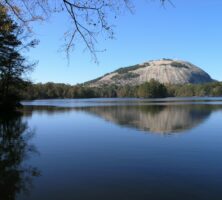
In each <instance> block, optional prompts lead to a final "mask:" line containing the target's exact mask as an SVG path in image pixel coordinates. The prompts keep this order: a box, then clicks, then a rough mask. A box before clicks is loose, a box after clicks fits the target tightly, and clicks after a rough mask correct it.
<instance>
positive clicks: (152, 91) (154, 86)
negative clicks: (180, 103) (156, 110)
mask: <svg viewBox="0 0 222 200" xmlns="http://www.w3.org/2000/svg"><path fill="white" fill-rule="evenodd" d="M166 96H167V89H166V87H165V86H164V85H163V84H161V83H159V82H158V81H155V80H154V79H152V80H151V81H150V82H146V83H144V84H142V85H140V86H139V88H138V97H144V98H161V97H166Z"/></svg>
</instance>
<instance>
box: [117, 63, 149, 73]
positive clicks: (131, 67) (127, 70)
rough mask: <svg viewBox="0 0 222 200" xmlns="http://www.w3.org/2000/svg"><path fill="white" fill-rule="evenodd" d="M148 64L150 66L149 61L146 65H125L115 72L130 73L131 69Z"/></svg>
mask: <svg viewBox="0 0 222 200" xmlns="http://www.w3.org/2000/svg"><path fill="white" fill-rule="evenodd" d="M147 66H149V63H146V65H133V66H129V67H123V68H120V69H117V70H116V71H114V72H117V73H119V74H124V73H128V72H129V71H133V70H137V69H140V68H144V67H147Z"/></svg>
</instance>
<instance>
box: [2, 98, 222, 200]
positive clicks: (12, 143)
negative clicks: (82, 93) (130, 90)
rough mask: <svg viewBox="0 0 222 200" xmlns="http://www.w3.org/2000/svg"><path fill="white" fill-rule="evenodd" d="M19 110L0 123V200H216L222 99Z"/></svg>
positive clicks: (221, 161)
mask: <svg viewBox="0 0 222 200" xmlns="http://www.w3.org/2000/svg"><path fill="white" fill-rule="evenodd" d="M24 105H26V106H25V108H24V110H23V113H22V115H16V116H8V117H7V116H1V117H0V200H40V199H41V200H50V199H52V200H73V199H76V200H131V199H132V200H147V199H150V200H162V199H163V200H190V199H192V200H221V199H222V98H195V99H194V98H193V99H190V98H185V99H157V100H145V99H140V100H138V99H99V100H98V99H92V100H47V101H46V100H42V101H31V102H24Z"/></svg>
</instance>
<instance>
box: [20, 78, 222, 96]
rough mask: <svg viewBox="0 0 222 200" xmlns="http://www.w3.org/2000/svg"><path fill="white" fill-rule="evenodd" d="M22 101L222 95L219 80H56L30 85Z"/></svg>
mask: <svg viewBox="0 0 222 200" xmlns="http://www.w3.org/2000/svg"><path fill="white" fill-rule="evenodd" d="M21 96H22V98H23V99H24V100H32V99H55V98H111V97H112V98H116V97H133V98H164V97H194V96H200V97H204V96H212V97H215V96H222V82H213V83H206V84H184V85H164V84H162V83H159V82H158V81H156V80H151V81H150V82H145V83H143V84H141V85H137V86H130V85H125V86H117V85H104V86H103V87H89V86H84V85H74V86H73V85H68V84H59V83H52V82H49V83H45V84H42V83H38V84H31V85H29V86H28V87H27V89H26V90H24V91H23V92H22V94H21Z"/></svg>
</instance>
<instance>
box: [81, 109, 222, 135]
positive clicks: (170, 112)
mask: <svg viewBox="0 0 222 200" xmlns="http://www.w3.org/2000/svg"><path fill="white" fill-rule="evenodd" d="M219 109H222V106H220V105H152V106H110V107H85V108H80V109H78V110H82V111H86V112H88V113H91V114H94V115H97V116H100V117H102V118H104V119H106V120H108V121H111V122H113V123H115V124H118V125H121V126H128V127H134V128H137V129H139V130H143V131H149V132H153V133H163V134H164V133H174V132H182V131H185V130H187V129H191V128H193V127H195V126H197V125H198V124H201V123H202V122H203V121H204V120H205V119H207V118H208V117H209V116H210V114H211V113H212V111H216V110H219Z"/></svg>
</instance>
